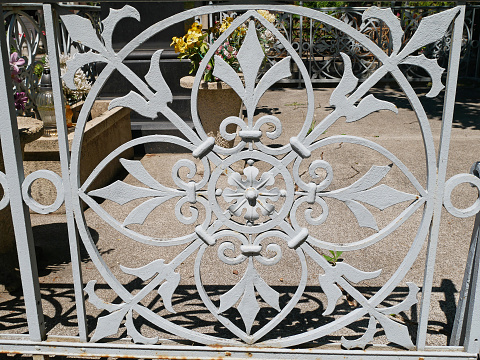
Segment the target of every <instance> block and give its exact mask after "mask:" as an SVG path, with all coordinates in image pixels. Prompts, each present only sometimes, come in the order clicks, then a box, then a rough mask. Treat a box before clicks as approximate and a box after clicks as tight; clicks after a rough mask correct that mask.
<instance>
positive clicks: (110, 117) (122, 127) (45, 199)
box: [24, 100, 133, 213]
mask: <svg viewBox="0 0 480 360" xmlns="http://www.w3.org/2000/svg"><path fill="white" fill-rule="evenodd" d="M108 104H109V101H105V100H100V101H96V102H95V104H94V106H93V108H92V111H91V114H92V117H93V119H92V120H90V121H88V122H87V124H86V127H85V133H84V137H83V143H82V154H81V160H80V181H81V183H83V182H84V181H85V180H86V179H87V177H88V175H90V174H91V172H92V171H93V170H94V169H95V167H96V166H97V165H98V164H99V163H100V161H102V160H103V159H104V158H105V157H106V156H107V155H108V154H110V153H111V152H112V151H113V150H115V149H116V148H117V147H118V146H120V145H122V144H124V143H125V142H127V141H129V140H131V139H132V133H131V129H130V109H128V108H114V109H112V110H107V108H108ZM73 137H74V133H73V132H72V133H70V134H68V142H69V144H70V148H71V145H72V142H73ZM120 157H123V158H127V159H132V158H133V149H128V150H126V151H125V152H123V153H122V154H121V155H120ZM24 169H25V176H27V175H28V174H30V173H32V172H34V171H36V170H40V169H47V170H51V171H54V172H56V173H57V174H59V175H61V166H60V155H59V152H58V138H57V137H45V136H42V137H41V138H39V139H38V140H36V141H33V142H31V143H29V144H27V145H26V146H25V154H24ZM121 169H122V166H121V164H120V163H119V162H118V161H117V160H114V161H112V162H111V163H110V164H109V165H108V166H107V167H106V168H105V169H103V170H102V172H101V173H100V174H99V176H98V177H97V178H96V179H95V181H94V182H93V183H92V185H91V188H98V187H103V186H105V185H107V184H109V183H111V182H112V180H113V179H115V177H116V176H117V175H118V172H119V171H120V170H121ZM31 194H32V197H33V198H34V199H35V200H36V201H38V202H39V203H41V204H52V203H53V202H54V201H55V198H56V190H55V188H54V187H53V185H52V184H51V183H50V182H49V181H47V180H42V179H40V180H37V181H35V182H34V183H33V184H32V191H31ZM64 212H65V207H64V206H63V205H62V206H61V207H60V209H59V210H57V213H64Z"/></svg>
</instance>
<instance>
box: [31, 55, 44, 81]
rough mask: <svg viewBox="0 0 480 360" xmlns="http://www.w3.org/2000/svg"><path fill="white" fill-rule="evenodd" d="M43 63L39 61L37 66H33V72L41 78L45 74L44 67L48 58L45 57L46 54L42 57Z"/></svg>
mask: <svg viewBox="0 0 480 360" xmlns="http://www.w3.org/2000/svg"><path fill="white" fill-rule="evenodd" d="M40 61H41V62H42V63H41V64H40V63H38V64H36V65H35V67H34V68H33V73H34V74H35V75H37V77H38V78H40V77H41V76H42V74H43V69H44V67H45V63H46V59H45V56H43V57H42V59H41V60H40Z"/></svg>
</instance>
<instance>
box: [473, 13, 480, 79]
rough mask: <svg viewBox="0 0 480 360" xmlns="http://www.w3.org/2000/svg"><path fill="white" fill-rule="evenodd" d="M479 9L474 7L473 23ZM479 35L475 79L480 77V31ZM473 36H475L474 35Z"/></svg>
mask: <svg viewBox="0 0 480 360" xmlns="http://www.w3.org/2000/svg"><path fill="white" fill-rule="evenodd" d="M476 10H477V8H476V7H474V8H473V11H474V13H473V21H475V15H476V14H475V12H476ZM478 33H479V35H478V43H477V47H478V50H477V63H476V66H475V77H476V78H478V77H479V70H480V31H479V32H478ZM472 35H473V34H472Z"/></svg>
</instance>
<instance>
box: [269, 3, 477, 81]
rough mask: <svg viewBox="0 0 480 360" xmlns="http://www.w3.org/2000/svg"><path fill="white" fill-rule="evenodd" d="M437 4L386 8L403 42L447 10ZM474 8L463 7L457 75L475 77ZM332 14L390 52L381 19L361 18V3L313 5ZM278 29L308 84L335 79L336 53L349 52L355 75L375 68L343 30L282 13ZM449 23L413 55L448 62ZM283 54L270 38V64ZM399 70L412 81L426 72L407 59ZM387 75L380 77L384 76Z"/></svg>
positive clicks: (340, 63)
mask: <svg viewBox="0 0 480 360" xmlns="http://www.w3.org/2000/svg"><path fill="white" fill-rule="evenodd" d="M447 9H448V7H442V6H430V7H421V6H415V7H414V6H398V7H393V8H392V12H393V13H394V14H395V15H396V16H397V17H398V18H399V20H400V23H401V26H402V29H404V35H403V40H402V41H403V43H406V42H408V41H409V39H410V37H411V36H413V34H415V32H416V30H417V28H418V26H419V24H420V22H421V20H422V19H423V18H424V17H426V16H429V15H433V14H436V13H438V12H441V11H445V10H447ZM479 9H480V7H479V6H478V5H475V4H469V5H468V6H467V8H466V11H465V22H464V30H463V43H462V52H461V56H460V69H459V76H460V77H465V78H477V77H478V76H479V71H480V68H479V66H478V63H477V59H478V53H479V47H478V43H479V36H480V34H478V32H477V31H476V28H475V19H476V17H478V11H479ZM316 10H318V11H322V12H325V13H327V14H329V15H331V16H332V17H335V18H337V19H338V20H340V21H343V22H345V23H347V24H349V25H350V26H352V27H353V28H355V29H357V30H358V31H361V32H362V33H363V34H365V35H366V36H367V37H368V38H369V39H370V40H372V41H373V42H374V43H376V45H377V46H378V47H380V48H381V49H383V51H384V52H385V53H386V54H388V55H391V54H392V52H393V51H394V41H393V38H392V35H393V34H392V32H391V31H390V29H389V27H388V25H387V24H385V23H384V22H382V21H380V20H379V19H373V18H372V19H369V21H367V22H363V21H362V16H361V14H362V13H363V12H364V11H365V10H366V8H365V7H347V8H318V9H316ZM277 27H278V29H279V30H280V31H281V32H282V34H283V35H284V36H285V37H286V38H287V39H288V40H289V42H290V43H291V44H292V46H293V48H294V49H295V51H296V52H297V53H298V54H299V56H300V57H301V58H302V60H303V62H304V64H305V66H306V68H307V69H308V74H309V76H310V79H311V81H312V82H314V83H322V82H338V81H339V80H340V79H341V77H342V73H343V61H342V59H341V53H346V54H348V55H349V56H350V57H351V60H352V64H353V72H354V74H355V76H356V77H358V78H359V79H362V80H363V79H364V78H368V77H369V76H370V75H371V74H372V73H373V72H374V71H375V70H376V69H377V67H378V61H377V59H376V57H375V56H373V55H372V53H370V52H369V51H368V50H367V49H363V48H361V47H359V46H358V43H357V42H355V41H353V40H352V39H351V38H350V36H349V35H348V34H344V33H343V32H342V31H340V30H339V29H337V28H336V27H332V26H329V25H326V24H324V23H322V22H321V21H316V20H314V19H311V18H303V17H301V16H297V17H295V16H292V14H282V16H281V17H280V19H279V21H278V25H277ZM451 31H452V28H449V29H448V31H447V34H446V36H444V37H443V38H442V39H438V40H437V41H435V42H432V43H429V44H427V45H426V46H424V47H422V48H419V49H417V50H416V53H417V54H418V55H420V54H424V55H425V56H426V57H428V58H432V59H437V61H438V63H439V64H440V65H441V66H442V67H446V66H447V64H448V53H449V49H450V41H451V35H452V32H451ZM284 53H285V49H284V48H283V46H282V44H281V43H279V42H278V43H276V44H275V45H274V46H272V48H271V49H270V52H269V53H268V57H269V62H271V63H275V62H276V61H277V58H278V57H280V58H281V57H282V56H283V54H284ZM401 70H402V71H403V72H404V74H405V75H406V76H407V78H408V79H409V80H412V81H426V80H428V74H427V73H426V72H425V70H424V69H423V68H422V67H417V66H415V65H413V64H409V65H405V66H403V67H401ZM295 75H296V76H294V77H293V78H292V79H289V80H288V82H302V77H301V76H300V74H299V73H297V74H295ZM388 79H391V77H388V76H387V77H386V78H385V79H384V80H388Z"/></svg>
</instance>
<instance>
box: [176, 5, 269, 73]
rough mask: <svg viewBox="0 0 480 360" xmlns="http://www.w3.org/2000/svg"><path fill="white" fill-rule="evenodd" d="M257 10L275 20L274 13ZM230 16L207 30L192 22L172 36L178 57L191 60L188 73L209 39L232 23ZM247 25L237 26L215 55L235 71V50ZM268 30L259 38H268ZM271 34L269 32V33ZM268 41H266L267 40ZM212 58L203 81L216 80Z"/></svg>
mask: <svg viewBox="0 0 480 360" xmlns="http://www.w3.org/2000/svg"><path fill="white" fill-rule="evenodd" d="M258 12H259V13H260V14H261V15H262V16H263V17H264V18H265V19H267V20H268V21H269V22H271V23H273V22H275V15H274V14H271V13H270V12H268V11H267V10H258ZM232 21H233V18H232V17H229V16H228V17H225V18H224V19H223V21H221V22H218V21H217V22H216V23H215V24H214V26H212V27H211V28H209V29H208V30H203V29H202V25H200V24H199V23H197V22H194V23H193V24H192V26H190V28H189V29H188V31H187V33H186V34H185V35H184V36H183V37H176V36H174V37H173V38H172V43H171V44H170V46H174V49H175V52H176V53H179V55H178V58H179V59H189V60H190V62H191V69H190V74H192V75H195V74H196V72H197V70H198V67H199V65H200V63H201V61H202V60H203V58H204V57H205V55H206V53H207V52H208V49H209V48H210V44H209V41H211V42H212V43H213V42H215V41H216V40H217V39H218V37H219V36H220V35H221V34H223V33H224V32H225V31H226V30H227V29H228V28H229V27H230V25H231V24H232ZM246 33H247V27H246V25H245V24H243V25H241V26H240V27H238V28H237V29H236V30H235V31H234V32H233V33H232V34H231V35H230V36H229V38H228V39H227V40H226V41H225V42H224V43H223V44H222V45H221V46H220V47H219V48H218V49H217V51H216V52H215V55H218V56H220V57H221V58H222V59H223V60H225V61H226V62H227V63H228V64H229V65H230V66H231V67H232V68H233V69H234V70H235V71H240V66H239V64H238V61H237V52H238V50H239V49H240V46H241V45H242V43H243V40H244V38H245V35H246ZM269 33H270V32H269V31H268V30H264V31H263V33H262V36H261V38H264V39H268V38H269V36H268V34H269ZM270 34H271V33H270ZM267 42H268V41H267ZM265 43H266V42H265ZM213 67H214V60H213V58H212V59H210V61H209V63H208V64H207V67H206V71H205V73H204V75H203V80H204V81H216V79H215V78H214V76H213Z"/></svg>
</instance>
